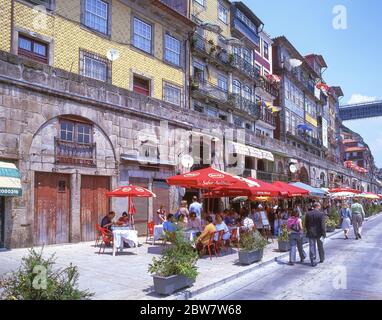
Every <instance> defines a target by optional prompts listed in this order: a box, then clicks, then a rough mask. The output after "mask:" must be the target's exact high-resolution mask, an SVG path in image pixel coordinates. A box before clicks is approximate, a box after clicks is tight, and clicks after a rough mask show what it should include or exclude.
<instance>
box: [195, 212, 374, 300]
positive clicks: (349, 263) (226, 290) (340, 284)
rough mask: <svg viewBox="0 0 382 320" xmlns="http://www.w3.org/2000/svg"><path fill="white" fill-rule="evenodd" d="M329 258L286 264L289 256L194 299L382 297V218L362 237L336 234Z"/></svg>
mask: <svg viewBox="0 0 382 320" xmlns="http://www.w3.org/2000/svg"><path fill="white" fill-rule="evenodd" d="M325 249H326V260H325V263H323V264H319V265H318V266H317V267H315V268H312V267H311V266H310V264H309V262H308V263H304V264H295V265H294V266H289V265H287V262H288V257H283V258H282V259H278V261H277V262H275V263H272V264H269V265H267V266H264V267H263V268H261V269H259V270H257V271H256V272H252V273H250V274H248V275H245V276H243V277H240V278H239V279H237V280H236V281H233V282H230V283H228V284H225V285H223V286H220V287H219V289H218V290H211V291H208V292H206V293H204V294H201V295H198V296H196V297H195V299H200V300H203V299H214V300H215V299H221V300H229V299H241V300H248V299H281V300H285V299H297V300H300V299H325V300H327V299H329V300H338V299H341V300H342V299H362V300H363V299H365V300H366V299H370V300H371V299H373V300H381V299H382V273H381V270H382V216H381V215H379V216H377V217H375V218H372V219H371V220H370V221H368V222H367V223H366V224H365V226H364V230H363V239H362V240H359V241H356V240H354V236H353V234H352V233H351V236H350V239H349V240H344V237H343V234H342V233H338V234H336V235H334V236H333V237H331V238H329V239H327V241H326V243H325Z"/></svg>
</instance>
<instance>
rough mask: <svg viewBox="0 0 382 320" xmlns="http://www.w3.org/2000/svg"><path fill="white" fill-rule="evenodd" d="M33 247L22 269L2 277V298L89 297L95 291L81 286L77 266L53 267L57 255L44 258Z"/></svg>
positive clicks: (74, 298) (59, 298)
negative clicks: (83, 289) (79, 285)
mask: <svg viewBox="0 0 382 320" xmlns="http://www.w3.org/2000/svg"><path fill="white" fill-rule="evenodd" d="M42 252H43V250H42V249H41V252H40V253H37V252H36V251H35V250H34V249H31V250H29V255H28V256H26V257H23V258H22V260H21V266H20V268H19V269H18V270H17V271H15V272H12V274H11V275H10V276H8V277H6V278H2V279H0V288H1V289H2V292H1V294H0V298H1V299H6V300H87V299H90V298H91V297H92V296H93V295H94V293H91V292H89V291H87V290H85V291H82V290H79V289H78V278H79V273H78V270H77V267H76V266H73V265H72V264H70V265H69V266H68V267H66V268H64V269H59V270H53V266H54V264H55V255H54V254H53V255H51V256H50V257H49V258H48V259H44V258H43V257H42Z"/></svg>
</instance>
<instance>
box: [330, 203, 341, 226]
mask: <svg viewBox="0 0 382 320" xmlns="http://www.w3.org/2000/svg"><path fill="white" fill-rule="evenodd" d="M329 219H331V220H333V221H334V222H335V223H336V226H335V227H336V228H337V229H341V216H340V214H339V212H338V210H337V208H336V207H334V206H333V207H332V208H331V209H330V213H329Z"/></svg>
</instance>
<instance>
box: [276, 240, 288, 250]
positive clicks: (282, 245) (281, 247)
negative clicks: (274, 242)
mask: <svg viewBox="0 0 382 320" xmlns="http://www.w3.org/2000/svg"><path fill="white" fill-rule="evenodd" d="M278 245H279V251H280V252H288V251H289V250H290V245H289V241H280V240H279V241H278Z"/></svg>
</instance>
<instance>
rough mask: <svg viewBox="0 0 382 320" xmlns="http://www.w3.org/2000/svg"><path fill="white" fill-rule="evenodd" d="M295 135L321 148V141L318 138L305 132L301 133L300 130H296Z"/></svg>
mask: <svg viewBox="0 0 382 320" xmlns="http://www.w3.org/2000/svg"><path fill="white" fill-rule="evenodd" d="M297 136H298V137H299V138H300V139H302V140H303V141H304V142H307V143H309V144H311V145H313V146H315V147H318V148H321V147H322V143H321V141H320V140H319V139H316V138H313V137H311V136H309V135H307V134H305V133H302V132H301V131H298V132H297Z"/></svg>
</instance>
